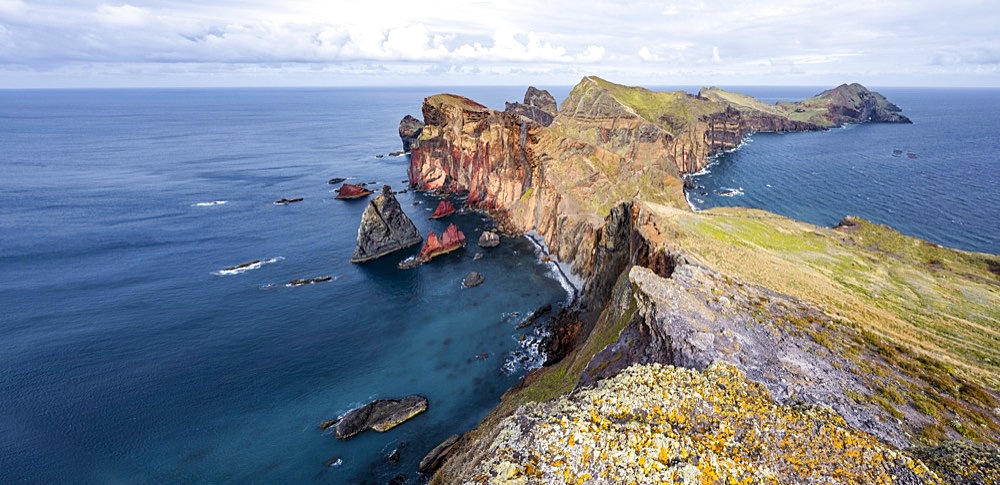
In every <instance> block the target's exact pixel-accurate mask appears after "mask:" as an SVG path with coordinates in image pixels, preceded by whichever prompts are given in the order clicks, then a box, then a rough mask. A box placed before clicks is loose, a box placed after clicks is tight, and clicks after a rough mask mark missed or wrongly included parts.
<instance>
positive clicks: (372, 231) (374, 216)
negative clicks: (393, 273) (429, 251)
mask: <svg viewBox="0 0 1000 485" xmlns="http://www.w3.org/2000/svg"><path fill="white" fill-rule="evenodd" d="M422 240H423V238H421V237H420V232H419V231H417V226H415V225H413V221H412V220H410V218H409V217H407V216H406V213H405V212H403V209H402V208H401V207H400V206H399V201H397V200H396V196H395V195H393V194H392V188H391V187H389V186H388V185H384V186H382V193H381V194H379V196H378V197H375V199H373V200H372V201H371V202H369V203H368V207H366V208H365V212H364V214H362V215H361V225H360V226H358V246H357V247H356V248H355V249H354V256H352V257H351V262H352V263H363V262H365V261H369V260H372V259H375V258H378V257H381V256H385V255H386V254H389V253H391V252H394V251H398V250H400V249H403V248H408V247H410V246H413V245H414V244H419V243H420V241H422Z"/></svg>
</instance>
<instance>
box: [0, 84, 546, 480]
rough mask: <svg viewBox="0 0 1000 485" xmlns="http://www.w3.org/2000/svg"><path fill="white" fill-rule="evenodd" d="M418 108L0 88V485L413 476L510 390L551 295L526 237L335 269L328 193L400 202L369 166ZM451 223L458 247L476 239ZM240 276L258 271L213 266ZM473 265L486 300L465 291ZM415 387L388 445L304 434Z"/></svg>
mask: <svg viewBox="0 0 1000 485" xmlns="http://www.w3.org/2000/svg"><path fill="white" fill-rule="evenodd" d="M463 89H465V88H463ZM464 92H468V93H469V94H470V95H471V96H474V97H477V98H479V99H482V100H484V101H485V102H487V103H490V105H491V106H494V107H502V103H503V101H504V100H513V99H517V98H518V97H519V96H521V95H522V94H523V91H522V90H521V89H520V88H480V89H478V90H476V89H471V90H466V91H464ZM428 94H431V92H429V91H428V90H427V88H420V89H397V90H386V89H382V90H365V89H356V90H346V89H340V90H336V89H334V90H331V89H327V90H309V89H293V90H280V89H265V90H252V89H233V90H107V91H90V90H88V91H7V92H0V146H3V147H4V151H3V154H2V155H0V157H2V159H0V164H2V166H3V170H4V173H5V176H4V177H3V178H2V179H0V189H2V190H0V274H2V275H3V278H2V280H3V286H2V290H0V308H2V309H3V312H2V314H0V409H3V410H4V412H3V413H2V414H0V482H2V483H12V482H22V481H26V482H37V483H57V482H64V483H66V482H72V483H115V482H125V483H136V482H153V483H193V482H256V483H303V482H313V481H318V482H328V483H357V482H362V481H371V482H372V483H385V482H386V481H388V480H389V479H390V478H392V477H394V476H396V475H397V474H403V475H404V476H406V477H408V478H411V479H414V480H415V479H416V477H417V475H416V473H415V469H416V463H417V461H419V459H420V458H421V457H422V456H423V454H424V453H425V452H426V451H427V450H429V449H430V448H432V447H433V446H434V445H436V444H437V443H438V442H440V441H441V440H443V439H444V438H446V437H447V436H448V435H450V434H452V433H455V432H462V431H465V430H467V429H468V428H470V427H472V426H473V425H475V423H476V422H478V420H479V419H481V418H482V416H484V415H485V413H486V412H487V411H488V410H489V409H490V408H491V407H492V406H493V405H494V404H495V403H496V402H497V401H498V398H499V396H500V395H501V394H502V393H503V391H504V390H506V389H507V388H508V387H509V386H510V385H511V384H513V383H514V382H516V380H517V379H518V378H519V377H520V375H522V374H523V372H524V369H525V366H526V364H525V363H522V362H520V359H521V357H522V356H524V355H526V353H525V352H524V349H523V347H522V345H521V344H520V343H519V338H520V336H521V335H522V334H524V333H525V331H517V330H516V329H515V327H516V324H517V322H518V316H516V315H515V312H519V313H520V315H525V314H527V313H528V312H531V311H532V310H534V309H535V308H537V307H539V306H541V305H543V304H545V303H554V304H558V303H560V302H562V301H564V300H565V299H566V292H565V291H564V290H563V288H562V287H561V286H560V283H559V282H558V281H557V280H555V279H553V278H552V273H551V271H552V268H551V267H549V266H547V265H544V264H541V263H539V261H538V257H537V255H536V254H535V252H534V249H533V247H532V245H531V244H530V243H529V242H528V241H526V240H524V239H507V240H505V241H504V242H503V243H502V244H501V245H500V246H499V247H498V248H495V249H492V250H489V251H484V254H485V256H484V257H483V258H482V259H481V260H478V261H475V260H473V259H472V257H473V255H474V253H475V252H477V250H478V248H477V247H476V246H475V244H474V243H473V244H472V245H470V246H469V247H467V248H466V249H465V250H463V251H459V252H457V253H454V254H450V255H448V256H445V257H442V258H440V259H438V260H435V261H433V262H432V263H431V264H428V265H424V266H422V267H420V268H418V269H415V270H411V271H400V270H397V269H396V268H395V264H396V262H397V261H398V260H400V259H402V258H403V257H405V256H406V255H408V254H412V253H413V252H415V251H417V249H418V247H415V248H412V249H411V250H409V251H404V252H401V253H398V254H396V255H393V256H390V257H386V258H384V259H382V260H378V261H376V262H374V263H371V264H366V265H360V266H359V265H351V264H349V263H348V260H349V258H350V255H351V253H352V251H353V248H354V241H355V237H356V232H357V225H358V222H359V220H360V217H361V212H362V211H363V210H364V207H365V202H363V201H359V202H345V201H336V200H333V197H334V195H336V194H334V193H332V192H331V190H332V189H333V188H335V186H331V185H328V184H327V183H326V181H327V179H329V178H331V177H335V176H339V177H348V178H349V179H350V180H351V181H353V182H362V181H373V182H378V184H377V185H378V186H379V187H380V186H381V184H383V183H387V184H390V185H392V186H393V187H395V188H397V189H400V188H403V187H404V184H403V183H402V181H403V180H404V179H405V178H406V176H405V173H406V166H407V163H408V160H407V158H406V157H405V156H404V157H384V158H375V155H376V154H384V153H388V152H390V151H394V150H398V149H399V147H400V142H399V138H398V136H397V134H396V128H397V124H398V122H399V119H400V118H401V117H402V116H403V115H404V114H407V113H413V114H419V109H420V103H421V100H422V99H423V97H424V96H426V95H428ZM282 197H304V199H305V200H304V201H302V202H300V203H297V204H292V205H288V206H276V205H273V204H272V201H274V200H276V199H279V198H282ZM399 200H400V203H401V204H402V206H403V208H404V210H405V211H406V212H407V213H408V214H409V215H410V216H411V217H412V218H413V219H414V221H415V222H416V223H417V225H418V228H419V229H420V231H421V233H422V234H425V235H426V233H427V231H428V230H432V229H433V230H436V231H441V230H442V229H443V228H444V227H445V226H446V224H447V222H449V221H447V220H446V221H429V220H428V219H427V216H428V215H429V214H430V212H429V211H430V210H431V209H432V208H433V206H434V204H435V203H436V202H437V201H436V199H432V198H429V197H426V196H424V195H421V194H415V193H412V192H410V193H406V194H401V195H400V196H399ZM216 201H225V203H214V202H216ZM213 203H214V204H213ZM450 221H454V222H456V223H457V224H458V225H459V226H460V227H461V228H462V230H463V231H465V233H466V234H467V236H468V237H469V238H470V239H471V240H472V241H475V240H476V238H477V237H478V235H479V232H480V231H481V230H482V228H483V227H486V226H487V225H488V224H489V221H486V220H484V219H483V218H481V217H480V216H479V215H476V214H469V215H463V216H454V217H452V218H450ZM254 259H262V260H269V259H274V260H275V261H274V262H273V263H271V264H265V265H263V266H261V267H260V268H259V269H256V270H252V271H247V272H245V273H242V274H237V275H227V276H220V275H218V274H216V273H217V272H218V271H219V270H220V269H222V268H225V267H227V266H232V265H236V264H239V263H243V262H246V261H251V260H254ZM473 270H475V271H479V272H481V273H482V274H483V275H485V277H486V282H485V283H484V284H483V285H482V286H480V287H476V288H470V289H463V288H461V280H462V278H463V277H464V276H465V275H466V274H467V273H468V272H469V271H473ZM321 275H330V276H333V277H334V278H335V280H334V281H331V282H328V283H321V284H316V285H312V286H307V287H300V288H286V287H284V286H283V284H284V283H286V282H288V281H290V280H292V279H295V278H302V277H314V276H321ZM529 336H530V334H529ZM484 352H485V353H488V354H489V357H488V358H486V359H484V360H479V359H476V358H475V356H476V355H477V354H480V353H484ZM411 393H418V394H423V395H425V396H427V397H428V398H429V400H430V409H429V411H428V412H426V413H424V414H423V415H421V416H418V417H417V418H415V419H414V420H412V421H411V422H408V423H406V424H404V425H403V426H401V427H399V428H397V429H395V430H392V431H390V432H387V433H384V434H379V433H374V432H372V433H367V434H363V435H360V436H358V437H357V438H355V439H353V440H350V441H347V442H338V441H337V440H335V439H334V438H333V437H332V436H331V435H330V433H329V432H321V431H319V430H317V425H318V424H319V423H320V422H321V421H323V420H326V419H329V418H333V417H336V416H337V415H339V414H341V413H343V412H345V411H347V410H349V409H351V408H352V407H355V406H357V405H360V404H362V403H364V402H367V401H369V400H371V399H376V398H394V397H402V396H404V395H407V394H411ZM399 446H402V453H401V460H400V462H399V463H398V464H391V463H387V462H386V461H385V460H384V459H383V455H385V454H387V453H389V452H390V451H391V450H392V449H394V448H396V447H399ZM332 457H340V458H341V459H342V465H341V466H339V467H327V466H324V462H325V461H327V460H328V459H330V458H332Z"/></svg>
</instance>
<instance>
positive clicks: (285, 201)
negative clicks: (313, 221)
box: [274, 197, 303, 205]
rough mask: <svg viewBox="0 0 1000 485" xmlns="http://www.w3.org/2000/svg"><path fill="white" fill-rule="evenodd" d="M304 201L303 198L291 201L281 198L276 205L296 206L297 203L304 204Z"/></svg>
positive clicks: (275, 202) (295, 198)
mask: <svg viewBox="0 0 1000 485" xmlns="http://www.w3.org/2000/svg"><path fill="white" fill-rule="evenodd" d="M302 200H303V199H302V197H294V198H291V199H285V198H281V199H278V200H276V201H274V205H288V204H294V203H295V202H302Z"/></svg>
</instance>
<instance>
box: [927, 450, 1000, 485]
mask: <svg viewBox="0 0 1000 485" xmlns="http://www.w3.org/2000/svg"><path fill="white" fill-rule="evenodd" d="M910 451H911V452H912V453H913V455H914V456H916V457H917V458H920V459H921V460H923V462H924V463H926V464H927V466H928V467H930V468H931V469H932V470H934V471H936V472H937V473H938V474H939V475H941V477H942V478H944V480H945V481H946V482H949V483H955V484H959V483H960V484H963V485H991V484H993V485H995V484H998V483H1000V447H997V446H996V445H992V444H984V443H966V442H961V441H950V442H948V443H945V444H942V445H938V446H935V447H931V448H926V447H922V448H916V449H913V450H910Z"/></svg>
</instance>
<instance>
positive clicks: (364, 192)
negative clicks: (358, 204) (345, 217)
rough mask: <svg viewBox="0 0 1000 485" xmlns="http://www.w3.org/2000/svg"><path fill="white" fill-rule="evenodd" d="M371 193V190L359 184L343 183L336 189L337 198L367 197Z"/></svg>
mask: <svg viewBox="0 0 1000 485" xmlns="http://www.w3.org/2000/svg"><path fill="white" fill-rule="evenodd" d="M371 194H372V191H370V190H368V189H366V188H364V186H361V185H354V184H346V183H345V184H344V185H341V186H340V188H339V189H337V198H338V199H360V198H361V197H368V196H369V195H371Z"/></svg>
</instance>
